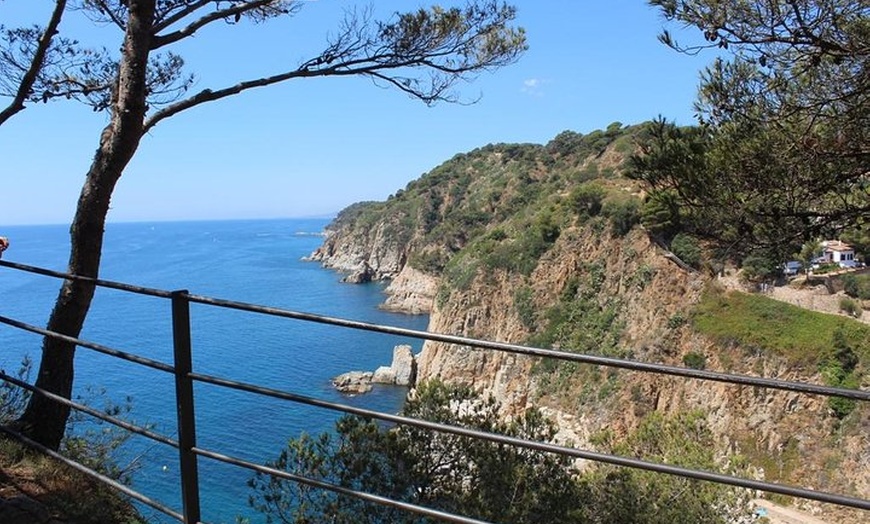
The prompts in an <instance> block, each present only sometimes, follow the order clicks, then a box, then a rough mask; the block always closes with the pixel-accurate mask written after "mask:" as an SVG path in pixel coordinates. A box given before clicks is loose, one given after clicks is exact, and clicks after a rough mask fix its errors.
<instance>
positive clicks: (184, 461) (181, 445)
mask: <svg viewBox="0 0 870 524" xmlns="http://www.w3.org/2000/svg"><path fill="white" fill-rule="evenodd" d="M0 267H5V268H9V269H15V270H20V271H25V272H29V273H35V274H39V275H44V276H50V277H54V278H59V279H73V280H81V281H87V282H91V283H92V284H94V285H96V286H99V287H105V288H110V289H116V290H120V291H124V292H129V293H136V294H141V295H148V296H152V297H159V298H163V299H167V300H169V301H170V302H171V314H172V329H173V346H174V363H173V364H172V365H169V364H166V363H164V362H159V361H156V360H153V359H150V358H146V357H142V356H139V355H135V354H131V353H127V352H124V351H121V350H118V349H115V348H111V347H107V346H104V345H101V344H97V343H94V342H90V341H87V340H82V339H79V338H74V337H69V336H66V335H63V334H60V333H55V332H51V331H48V330H46V329H43V328H40V327H37V326H33V325H29V324H26V323H24V322H21V321H18V320H15V319H12V318H7V317H5V316H0V323H2V324H5V325H7V326H10V327H12V328H15V329H20V330H24V331H28V332H31V333H35V334H38V335H42V336H46V337H53V338H56V339H59V340H63V341H66V342H69V343H73V344H76V345H77V346H79V347H83V348H87V349H90V350H93V351H96V352H99V353H102V354H105V355H109V356H112V357H115V358H119V359H123V360H126V361H128V362H132V363H134V364H137V365H140V366H146V367H149V368H151V369H153V370H155V371H159V372H163V373H171V374H173V375H174V377H175V395H176V403H177V406H178V412H177V424H178V428H177V429H178V440H174V439H172V438H169V437H167V436H164V435H161V434H158V433H156V432H154V431H151V430H150V429H147V428H143V427H140V426H136V425H134V424H131V423H129V422H126V421H123V420H121V419H119V418H117V417H113V416H110V415H107V414H105V413H102V412H100V411H99V410H94V409H92V408H89V407H88V406H85V405H82V404H80V403H77V402H74V401H70V400H67V399H65V398H62V397H59V396H57V395H54V394H52V393H50V392H48V391H45V390H42V389H39V388H36V387H34V386H32V385H30V384H28V383H26V382H24V381H22V380H19V379H17V378H15V377H12V376H10V375H8V374H6V373H3V372H0V379H2V380H5V381H7V382H9V383H11V384H14V385H16V386H18V387H21V388H24V389H26V390H28V391H30V392H31V393H34V394H38V395H44V396H46V397H48V398H50V399H52V400H54V401H56V402H60V403H63V404H66V405H68V406H70V407H71V408H73V409H76V410H79V411H81V412H83V413H86V414H88V415H91V416H93V417H97V418H99V419H101V420H103V421H106V422H109V423H111V424H114V425H116V426H118V427H121V428H123V429H125V430H128V431H131V432H133V433H136V434H138V435H141V436H144V437H146V438H149V439H151V440H154V441H156V442H159V443H161V444H164V445H167V446H171V447H173V448H176V449H177V450H178V455H179V464H180V472H181V486H180V487H181V493H182V506H183V509H182V511H181V512H178V511H175V510H173V509H171V508H169V507H167V506H165V505H164V504H163V503H161V502H159V501H155V500H153V499H151V498H149V497H147V496H145V495H143V494H141V493H139V492H137V491H135V490H133V489H131V488H130V487H128V486H125V485H123V484H120V483H118V482H116V481H114V480H112V479H110V478H107V477H105V476H104V475H101V474H99V473H97V472H95V471H93V470H90V469H88V468H86V467H85V466H82V465H81V464H78V463H76V462H73V461H71V460H69V459H67V458H65V457H63V456H61V455H60V454H58V453H56V452H54V451H51V450H48V449H46V448H44V447H43V446H40V445H39V444H37V443H35V442H33V441H30V440H29V439H27V438H25V437H23V436H22V435H20V434H18V433H15V432H13V431H11V430H9V429H6V428H0V430H2V431H3V432H4V433H7V434H10V435H12V436H14V437H16V438H19V439H20V440H22V441H23V442H25V443H26V444H29V445H31V446H34V447H36V448H37V449H41V450H42V451H43V452H45V453H47V454H49V455H51V456H52V457H54V458H56V459H58V460H61V461H63V462H65V463H67V464H68V465H70V466H72V467H74V468H75V469H77V470H79V471H82V472H83V473H86V474H87V475H90V476H92V477H94V478H96V479H98V480H99V481H101V482H104V483H106V484H108V485H110V486H112V487H114V488H115V489H117V490H119V491H120V492H122V493H124V494H125V495H127V496H129V497H130V498H132V499H134V500H137V501H139V502H141V503H143V504H145V505H147V506H150V507H151V508H153V509H155V510H157V511H159V512H161V513H163V514H165V515H168V516H170V517H172V518H174V519H176V520H178V521H180V522H183V523H185V524H194V523H200V522H202V521H201V508H200V497H199V491H200V483H199V475H198V463H197V459H198V457H205V458H209V459H212V460H216V461H219V462H223V463H226V464H230V465H233V466H237V467H240V468H246V469H248V470H251V471H255V472H259V473H264V474H267V475H272V476H276V477H280V478H283V479H287V480H290V481H293V482H298V483H302V484H305V485H308V486H312V487H316V488H320V489H325V490H329V491H332V492H335V493H338V494H341V495H346V496H350V497H355V498H358V499H361V500H365V501H369V502H373V503H376V504H381V505H386V506H390V507H394V508H398V509H402V510H406V511H410V512H414V513H417V514H419V515H424V516H429V517H435V518H438V519H441V520H444V521H447V522H459V523H469V524H470V523H476V524H480V523H481V522H482V521H480V520H477V519H474V518H470V517H467V516H463V515H456V514H452V513H447V512H443V511H440V510H437V509H433V508H428V507H423V506H419V505H416V504H411V503H407V502H403V501H398V500H393V499H390V498H387V497H382V496H379V495H375V494H372V493H366V492H362V491H358V490H353V489H349V488H347V487H344V486H339V485H335V484H331V483H328V482H325V481H323V480H320V479H316V478H310V477H305V476H301V475H296V474H293V473H289V472H287V471H282V470H278V469H275V468H271V467H267V466H263V465H259V464H255V463H252V462H250V461H246V460H243V459H240V458H238V457H234V456H232V455H228V454H224V453H222V452H220V451H219V450H213V449H206V448H201V447H199V446H198V445H197V440H196V418H195V406H194V400H195V399H194V392H193V385H194V383H195V382H201V383H207V384H212V385H215V386H218V387H223V388H230V389H234V390H238V391H242V392H246V393H250V394H256V395H265V396H268V397H273V398H276V399H281V400H285V401H289V402H295V403H299V404H304V405H308V406H314V407H317V408H322V409H326V410H331V411H336V412H340V413H345V414H351V415H359V416H363V417H367V418H370V419H375V420H380V421H384V422H389V423H393V424H402V425H408V426H414V427H418V428H423V429H426V430H430V431H437V432H443V433H450V434H454V435H461V436H466V437H471V438H476V439H482V440H486V441H490V442H495V443H502V444H507V445H511V446H517V447H522V448H526V449H530V450H536V451H542V452H547V453H554V454H558V455H562V456H565V457H571V458H576V459H586V460H590V461H595V462H601V463H606V464H612V465H616V466H622V467H628V468H637V469H642V470H647V471H653V472H656V473H661V474H667V475H676V476H680V477H685V478H689V479H696V480H703V481H709V482H714V483H718V484H725V485H730V486H736V487H741V488H747V489H751V490H758V491H764V492H768V493H777V494H781V495H788V496H793V497H799V498H804V499H809V500H814V501H819V502H826V503H832V504H837V505H841V506H847V507H852V508H859V509H863V510H870V500H865V499H861V498H856V497H852V496H848V495H843V494H838V493H829V492H825V491H817V490H812V489H807V488H803V487H797V486H789V485H783V484H777V483H772V482H766V481H759V480H754V479H747V478H742V477H737V476H732V475H725V474H721V473H714V472H710V471H702V470H695V469H691V468H684V467H678V466H673V465H668V464H661V463H656V462H650V461H646V460H641V459H636V458H630V457H624V456H617V455H612V454H608V453H600V452H595V451H590V450H584V449H577V448H574V447H570V446H563V445H558V444H553V443H550V442H540V441H533V440H526V439H521V438H515V437H508V436H505V435H500V434H495V433H488V432H484V431H479V430H474V429H468V428H463V427H458V426H451V425H445V424H441V423H436V422H430V421H426V420H421V419H415V418H409V417H405V416H402V415H396V414H391V413H383V412H379V411H373V410H369V409H363V408H359V407H354V406H350V405H347V404H342V403H336V402H330V401H326V400H322V399H317V398H314V397H311V396H307V395H304V394H301V393H298V392H289V391H283V390H277V389H271V388H265V387H262V386H259V385H257V384H251V383H246V382H239V381H235V380H230V379H227V378H223V377H218V376H213V375H207V374H202V373H197V372H196V371H195V370H194V369H193V364H192V357H191V326H190V304H191V303H197V304H204V305H208V306H213V307H219V308H229V309H235V310H241V311H247V312H252V313H258V314H262V315H269V316H275V317H281V318H288V319H296V320H301V321H305V322H313V323H319V324H327V325H330V326H335V327H341V328H348V329H354V330H363V331H371V332H377V333H384V334H390V335H402V336H407V337H413V338H417V339H422V340H432V341H438V342H444V343H449V344H456V345H459V346H466V347H474V348H479V349H484V350H490V351H500V352H506V353H512V354H516V355H525V356H530V357H543V358H553V359H558V360H562V361H568V362H576V363H583V364H591V365H597V366H605V367H612V368H618V369H625V370H630V371H637V372H645V373H655V374H664V375H671V376H676V377H682V378H686V379H697V380H704V381H716V382H724V383H728V384H736V385H742V386H753V387H761V388H768V389H778V390H784V391H793V392H799V393H805V394H814V395H823V396H827V397H840V398H845V399H852V400H857V401H863V402H866V401H870V391H863V390H852V389H844V388H837V387H829V386H821V385H816V384H809V383H804V382H794V381H785V380H778V379H772V378H764V377H755V376H749V375H737V374H730V373H721V372H715V371H706V370H700V369H693V368H684V367H679V366H669V365H664V364H653V363H645V362H638V361H633V360H628V359H620V358H612V357H603V356H597V355H588V354H577V353H568V352H564V351H557V350H552V349H543V348H534V347H527V346H522V345H517V344H506V343H501V342H493V341H486V340H478V339H474V338H469V337H463V336H454V335H445V334H438V333H429V332H426V331H418V330H412V329H405V328H398V327H392V326H384V325H376V324H371V323H366V322H359V321H355V320H348V319H343V318H335V317H329V316H323V315H316V314H311V313H304V312H298V311H290V310H286V309H279V308H274V307H268V306H262V305H257V304H250V303H245V302H237V301H232V300H225V299H220V298H213V297H208V296H202V295H195V294H190V293H188V292H187V291H186V290H179V291H166V290H161V289H153V288H146V287H140V286H135V285H131V284H125V283H121V282H113V281H108V280H101V279H92V278H87V277H80V276H76V275H70V274H66V273H62V272H57V271H52V270H48V269H44V268H38V267H33V266H29V265H25V264H18V263H14V262H8V261H3V260H0Z"/></svg>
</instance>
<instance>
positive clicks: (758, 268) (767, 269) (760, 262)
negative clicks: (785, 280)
mask: <svg viewBox="0 0 870 524" xmlns="http://www.w3.org/2000/svg"><path fill="white" fill-rule="evenodd" d="M742 266H743V276H744V277H746V279H747V280H749V281H751V282H756V281H761V280H767V279H769V278H771V277H773V276H775V275H776V274H777V273H778V272H779V268H777V264H776V262H774V260H773V259H772V258H771V257H770V256H768V255H765V254H755V253H753V254H751V255H749V256H747V257H746V258H744V259H743V264H742Z"/></svg>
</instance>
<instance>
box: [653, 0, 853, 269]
mask: <svg viewBox="0 0 870 524" xmlns="http://www.w3.org/2000/svg"><path fill="white" fill-rule="evenodd" d="M652 3H653V4H654V5H657V6H659V7H660V8H661V11H662V13H663V14H664V15H665V17H666V18H667V19H669V20H672V21H674V23H675V24H679V25H681V26H689V27H694V28H695V29H697V30H698V32H699V34H700V35H703V39H704V40H703V41H702V42H701V44H700V45H689V46H683V45H681V44H680V43H678V42H676V41H675V40H674V39H673V37H672V36H671V34H670V33H668V32H667V31H666V32H664V33H663V34H662V35H661V40H662V41H663V42H664V43H666V44H667V45H670V46H671V47H673V48H674V49H677V50H679V51H682V52H686V53H689V54H692V55H694V54H696V53H697V52H698V51H699V50H701V49H704V48H714V49H716V51H714V52H715V53H716V54H717V55H718V56H717V58H716V60H715V61H714V62H713V64H712V65H711V66H709V67H708V68H707V69H706V70H705V71H704V72H703V73H702V80H701V87H700V90H699V96H698V101H697V103H696V106H697V110H698V114H699V117H700V120H701V123H702V126H701V127H700V128H699V130H698V132H697V133H696V134H695V136H686V135H685V133H682V134H681V133H678V132H675V129H676V127H675V126H674V127H672V128H671V129H670V130H668V131H666V132H665V133H663V134H659V135H656V134H655V133H653V134H652V140H651V142H650V143H648V144H646V145H645V146H644V147H642V153H641V156H643V157H644V158H645V164H643V166H642V167H643V169H642V170H641V172H642V173H643V174H642V178H643V179H644V180H645V181H646V182H647V183H648V184H649V185H650V186H651V187H652V188H656V189H665V188H671V189H674V190H676V191H677V192H678V194H679V196H680V200H681V203H682V204H683V205H684V207H685V208H687V209H691V210H692V216H691V217H690V220H689V224H688V226H689V228H690V229H689V230H690V231H691V232H692V233H694V234H696V235H699V236H702V237H705V238H708V239H710V240H711V241H713V242H717V243H719V244H720V247H722V248H723V249H729V248H730V249H732V250H736V251H739V252H740V253H739V254H745V253H746V252H748V251H752V250H754V249H756V248H758V247H766V248H768V249H773V250H776V251H778V252H779V254H780V258H784V256H788V255H790V254H791V253H793V252H794V251H795V250H796V249H797V247H798V246H800V244H801V243H802V242H804V241H806V240H807V239H810V238H817V237H826V236H829V235H830V234H833V233H836V232H837V231H839V230H841V229H843V228H847V229H857V228H860V226H861V225H862V223H864V221H865V220H866V216H867V212H868V211H870V193H868V191H867V183H866V173H867V169H866V165H867V159H866V153H865V152H864V151H865V145H866V144H867V143H868V141H870V135H868V129H870V126H868V125H867V117H866V115H867V114H868V105H867V98H866V93H867V92H868V90H870V80H868V79H870V75H868V74H867V63H868V56H870V52H868V49H870V36H868V35H870V31H868V30H867V23H866V19H867V6H866V2H864V1H863V0H806V1H804V2H801V3H800V6H798V5H797V4H794V5H793V8H783V5H782V4H780V3H779V2H755V3H751V6H752V7H751V8H748V6H749V5H750V4H749V3H747V2H745V1H743V0H688V1H681V2H675V1H672V0H652ZM795 35H798V36H795ZM662 137H665V138H666V140H659V138H662ZM695 146H697V149H696V147H695ZM865 227H866V225H865ZM744 250H746V251H744ZM734 252H735V251H732V253H734Z"/></svg>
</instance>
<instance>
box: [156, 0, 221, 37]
mask: <svg viewBox="0 0 870 524" xmlns="http://www.w3.org/2000/svg"><path fill="white" fill-rule="evenodd" d="M212 1H213V0H199V1H198V2H194V3H192V4H189V5H187V6H185V8H184V9H181V10H179V11H177V12H176V13H174V14H172V15H169V16H166V15H167V14H168V13H169V10H167V12H166V13H162V14H161V13H158V14H157V17H156V23H155V24H154V30H153V31H152V33H153V34H155V35H156V34H157V33H159V32H160V31H163V30H164V29H166V28H167V27H170V26H171V25H172V24H175V23H177V22H179V21H181V20H183V19H184V18H186V17H187V16H189V15H191V14H193V13H195V12H196V11H198V10H199V9H201V8H203V7H205V6H206V5H208V4H210V3H211V2H212Z"/></svg>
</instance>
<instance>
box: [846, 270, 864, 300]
mask: <svg viewBox="0 0 870 524" xmlns="http://www.w3.org/2000/svg"><path fill="white" fill-rule="evenodd" d="M841 278H842V280H843V291H845V292H846V294H847V295H849V296H850V297H852V298H859V299H861V300H870V275H843V276H842V277H841Z"/></svg>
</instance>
